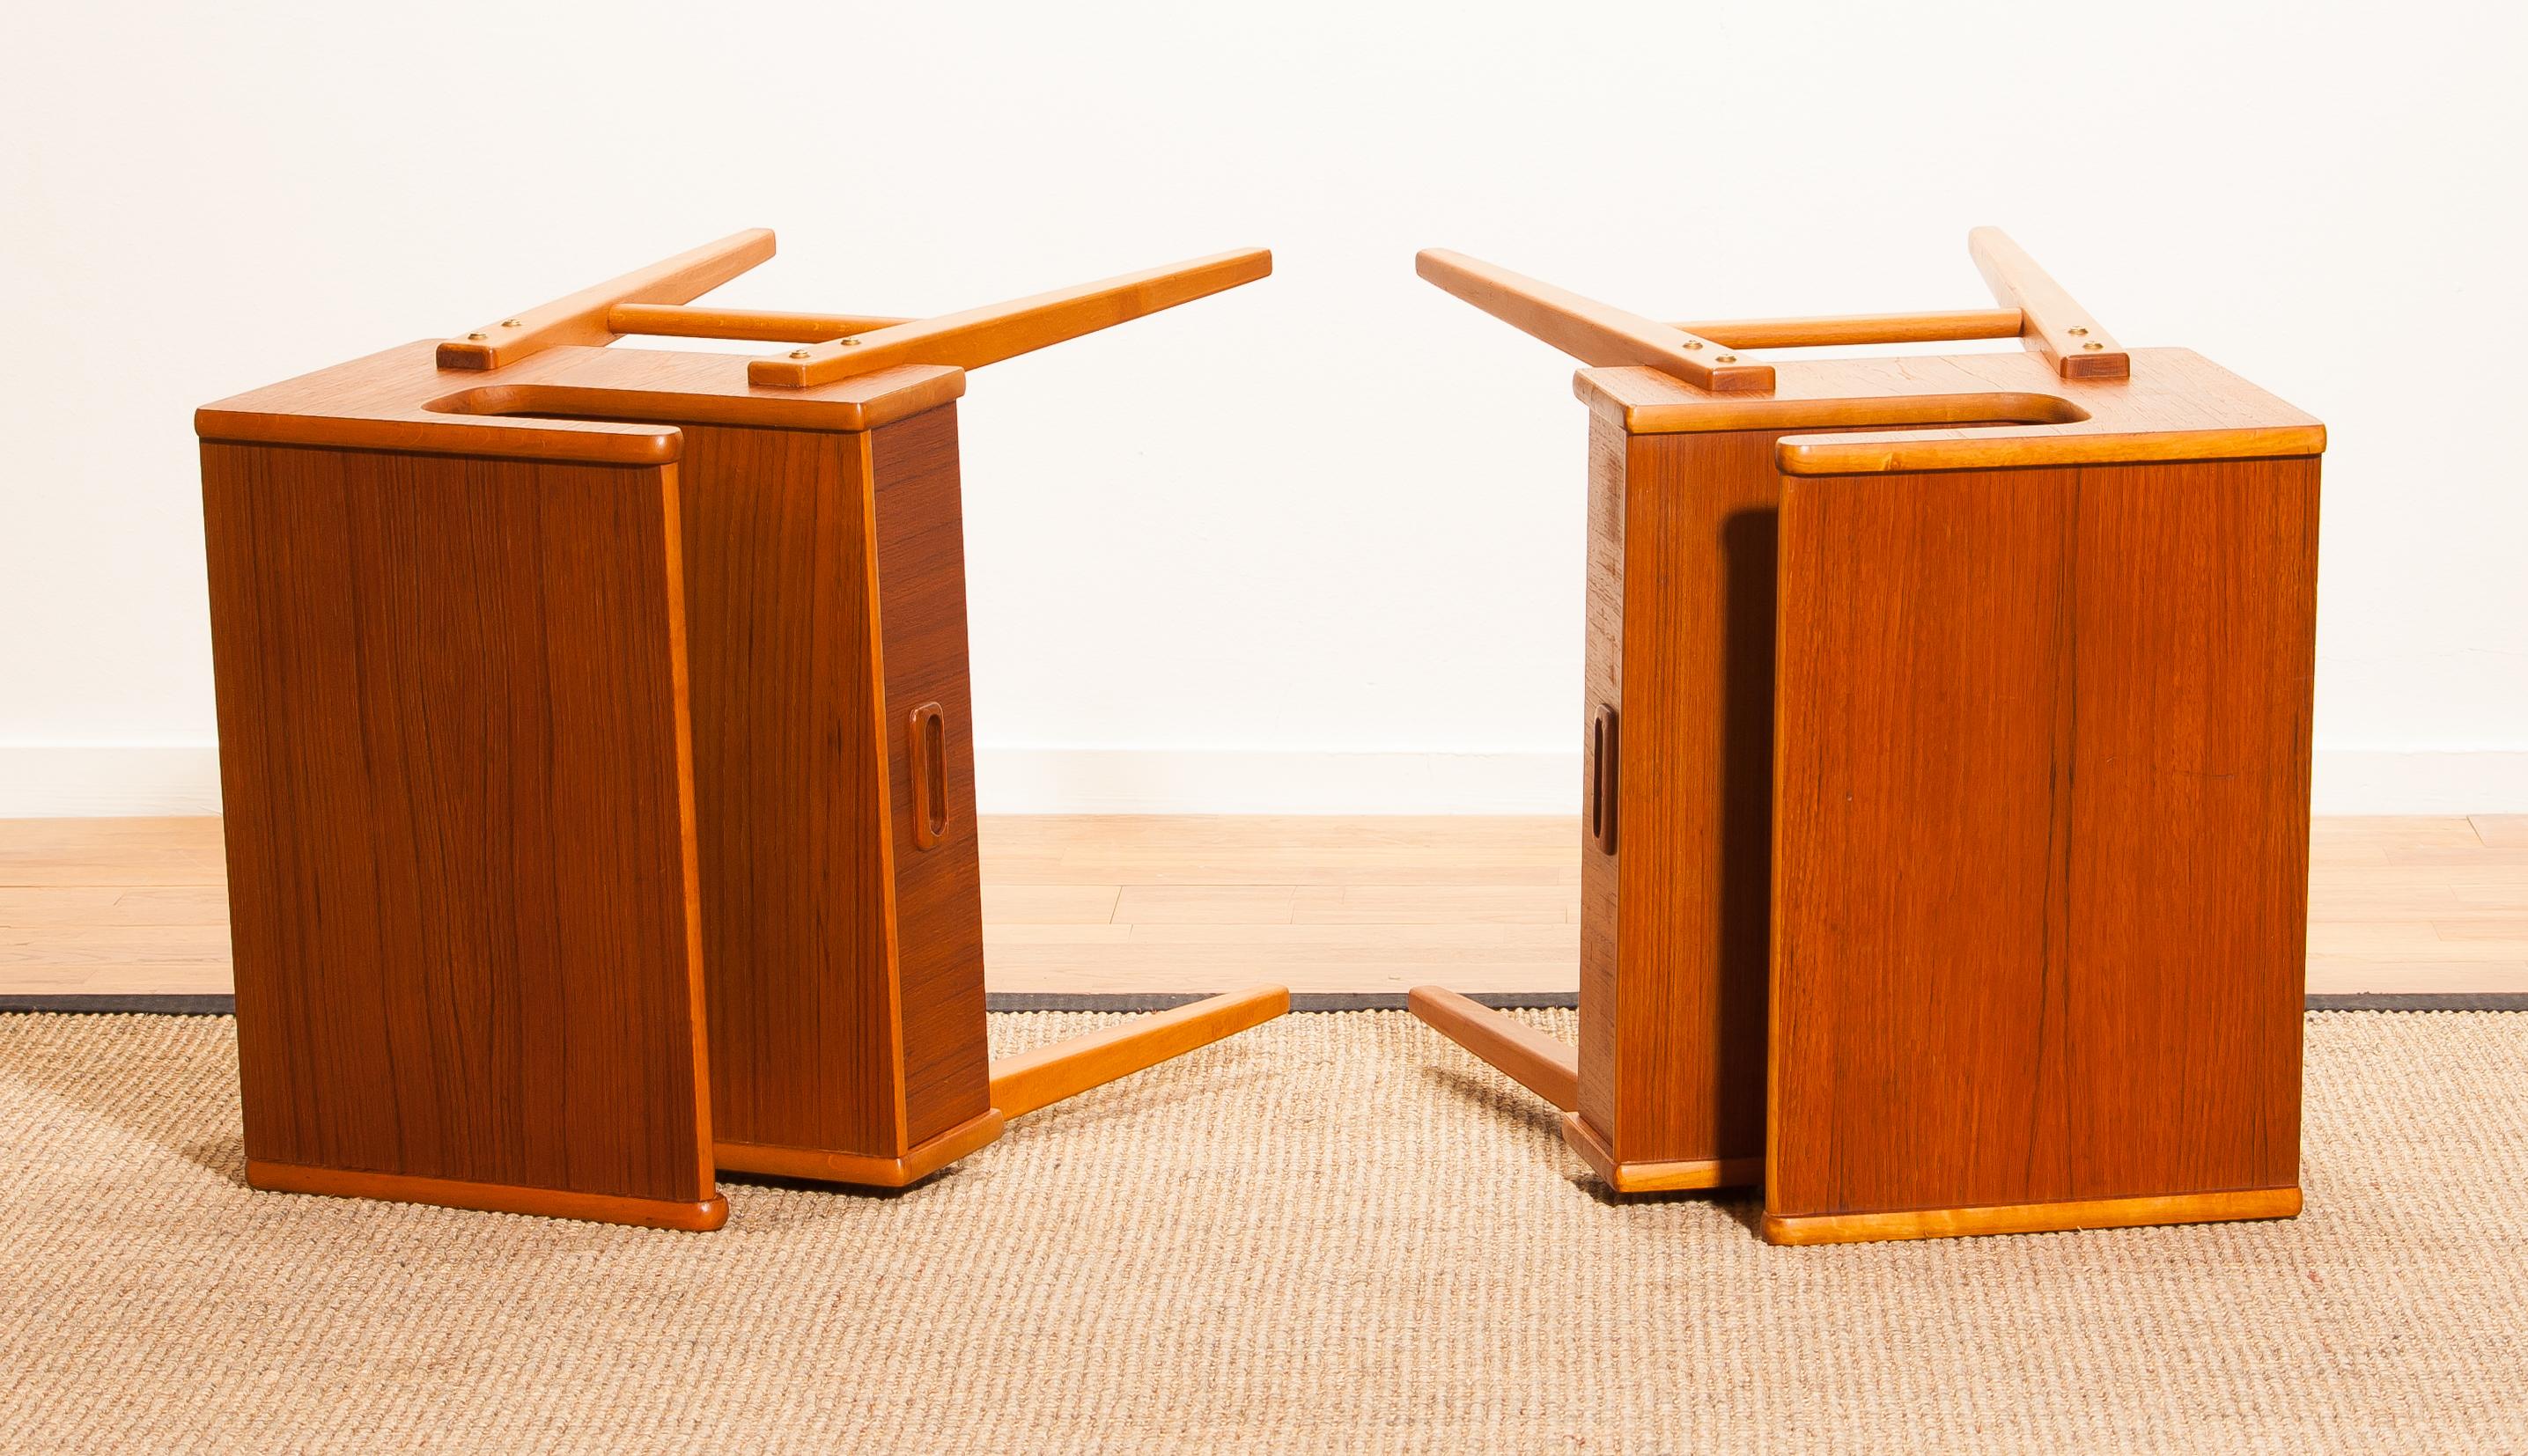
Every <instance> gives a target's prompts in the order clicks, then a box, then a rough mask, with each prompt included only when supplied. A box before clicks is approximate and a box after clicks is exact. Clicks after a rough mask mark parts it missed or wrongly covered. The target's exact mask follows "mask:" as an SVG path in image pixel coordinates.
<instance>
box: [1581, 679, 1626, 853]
mask: <svg viewBox="0 0 2528 1456" xmlns="http://www.w3.org/2000/svg"><path fill="white" fill-rule="evenodd" d="M1621 761H1622V754H1621V753H1620V752H1619V751H1618V750H1617V748H1616V745H1615V710H1614V709H1613V708H1611V707H1607V706H1606V705H1605V704H1603V703H1602V704H1600V705H1599V708H1598V715H1597V716H1596V717H1595V718H1593V719H1591V720H1590V723H1589V841H1590V843H1592V844H1594V845H1596V846H1597V847H1598V851H1599V853H1600V854H1605V855H1611V854H1613V853H1615V805H1616V793H1615V768H1616V765H1617V764H1618V763H1619V762H1621Z"/></svg>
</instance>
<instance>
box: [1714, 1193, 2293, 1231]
mask: <svg viewBox="0 0 2528 1456" xmlns="http://www.w3.org/2000/svg"><path fill="white" fill-rule="evenodd" d="M2299 1211H2300V1190H2299V1189H2298V1188H2297V1187H2295V1186H2294V1187H2289V1188H2245V1189H2236V1190H2232V1191H2228V1192H2222V1193H2177V1194H2166V1195H2159V1196H2152V1197H2141V1198H2100V1199H2089V1200H2086V1201H2081V1202H2071V1203H2012V1204H1993V1205H1987V1206H1984V1207H1980V1208H1957V1209H1914V1210H1909V1211H1906V1212H1903V1213H1884V1214H1806V1215H1782V1214H1775V1213H1773V1212H1772V1211H1771V1210H1769V1209H1768V1210H1766V1211H1765V1213H1764V1242H1766V1243H1769V1244H1788V1245H1806V1244H1854V1243H1876V1242H1881V1241H1885V1240H1891V1239H1909V1238H1965V1237H1973V1236H1976V1235H1981V1234H1990V1233H2063V1232H2069V1231H2071V1230H2074V1229H2080V1228H2132V1227H2137V1226H2142V1225H2146V1224H2152V1223H2224V1222H2238V1221H2241V1220H2250V1219H2292V1218H2297V1217H2298V1216H2299Z"/></svg>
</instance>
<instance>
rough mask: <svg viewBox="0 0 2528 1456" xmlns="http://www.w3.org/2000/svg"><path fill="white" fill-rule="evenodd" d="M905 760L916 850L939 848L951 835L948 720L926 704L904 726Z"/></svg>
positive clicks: (934, 707)
mask: <svg viewBox="0 0 2528 1456" xmlns="http://www.w3.org/2000/svg"><path fill="white" fill-rule="evenodd" d="M904 750H905V757H906V760H907V763H908V766H909V767H910V768H911V769H912V775H913V847H914V848H915V849H917V850H928V849H935V848H937V847H938V844H939V841H940V840H941V839H942V838H944V837H946V835H947V833H948V719H947V717H946V715H945V714H943V713H942V712H941V711H940V708H939V704H938V703H935V702H925V703H923V704H922V705H921V706H920V707H917V708H915V709H914V710H913V716H912V717H911V718H910V719H908V720H907V721H906V723H905V746H904Z"/></svg>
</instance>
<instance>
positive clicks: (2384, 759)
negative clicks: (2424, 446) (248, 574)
mask: <svg viewBox="0 0 2528 1456" xmlns="http://www.w3.org/2000/svg"><path fill="white" fill-rule="evenodd" d="M975 756H976V758H977V760H978V761H977V762H976V764H975V777H976V778H977V779H978V780H979V781H980V791H981V794H980V797H981V800H982V809H983V811H984V812H985V813H1002V814H1045V813H1072V814H1112V813H1139V814H1191V813H1207V814H1267V813H1278V814H1452V813H1480V814H1568V813H1576V812H1578V810H1579V804H1580V757H1579V755H1578V754H1534V753H1502V754H1416V753H1390V754H1361V753H1306V752H1290V751H1283V750H1272V749H1253V750H1248V749H1010V748H986V749H982V750H979V751H978V752H977V754H976V755H975ZM2316 776H2317V785H2316V792H2315V795H2314V799H2315V808H2316V811H2317V812H2319V813H2321V814H2486V813H2528V751H2516V750H2513V751H2494V752H2484V753H2408V752H2401V751H2391V750H2369V749H2320V750H2319V751H2318V753H2317V775H2316ZM219 806H220V773H219V752H218V750H216V749H214V748H211V747H209V746H207V745H176V746H153V747H93V746H84V745H79V746H63V745H0V818H51V817H69V816H75V815H91V814H92V815H114V814H209V813H217V812H219Z"/></svg>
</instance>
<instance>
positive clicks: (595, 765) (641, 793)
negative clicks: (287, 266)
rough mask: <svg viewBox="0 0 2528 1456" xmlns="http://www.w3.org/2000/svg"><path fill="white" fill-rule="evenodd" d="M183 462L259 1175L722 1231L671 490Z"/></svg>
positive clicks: (424, 465)
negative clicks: (203, 559) (195, 483)
mask: <svg viewBox="0 0 2528 1456" xmlns="http://www.w3.org/2000/svg"><path fill="white" fill-rule="evenodd" d="M202 472H203V492H202V494H203V521H204V532H205V537H206V542H207V546H208V551H209V561H210V584H211V622H212V650H213V657H214V660H215V663H216V666H217V680H218V701H219V716H220V748H221V779H222V792H223V796H224V798H225V801H226V804H227V809H228V812H227V819H226V836H227V846H228V885H229V899H230V914H231V933H232V935H233V937H234V940H235V946H236V975H237V1043H238V1071H239V1075H240V1078H241V1079H242V1082H243V1087H244V1107H245V1142H246V1153H247V1157H248V1158H249V1160H250V1161H251V1168H252V1170H253V1171H254V1175H255V1177H256V1180H257V1181H258V1182H259V1183H261V1184H262V1185H264V1186H271V1187H297V1188H307V1189H309V1190H310V1191H345V1190H344V1188H343V1187H339V1186H327V1187H321V1188H319V1187H316V1186H314V1185H315V1184H316V1183H319V1182H322V1181H324V1179H323V1178H322V1177H321V1176H320V1172H319V1171H318V1170H323V1171H330V1172H339V1173H342V1174H354V1173H356V1174H362V1175H368V1176H369V1178H370V1180H371V1181H370V1184H369V1185H370V1186H376V1185H378V1180H402V1181H401V1183H400V1184H399V1186H400V1187H402V1188H403V1189H404V1191H403V1192H402V1193H401V1194H400V1195H398V1196H406V1197H412V1198H417V1199H420V1200H422V1201H430V1202H455V1203H458V1204H459V1205H460V1206H465V1207H488V1206H503V1207H509V1208H512V1209H515V1210H518V1211H532V1212H548V1213H556V1214H565V1215H572V1216H575V1215H574V1214H573V1211H577V1212H582V1213H584V1212H585V1211H586V1209H587V1208H589V1207H595V1206H603V1207H610V1208H613V1209H615V1210H616V1211H617V1212H624V1211H626V1210H629V1211H630V1213H629V1214H627V1217H629V1218H630V1221H631V1222H664V1223H667V1224H668V1225H670V1226H703V1225H706V1224H708V1223H709V1222H714V1221H715V1219H716V1217H718V1214H717V1212H716V1211H717V1210H718V1203H717V1193H716V1191H715V1190H714V1188H713V1187H712V1171H711V1168H712V1165H711V1150H710V1149H711V1116H710V1109H709V1107H708V1105H707V1089H706V1086H705V1083H704V1081H703V1070H702V1069H703V1066H704V1049H703V1047H702V1045H701V1043H702V1038H703V1026H702V1017H701V1005H700V1002H701V994H702V988H701V983H700V980H699V974H700V964H699V960H698V955H697V952H698V946H697V943H696V936H697V933H698V930H699V925H698V921H697V918H696V914H695V898H696V886H695V882H694V858H693V839H692V801H691V798H690V788H689V783H690V765H689V759H688V749H687V745H686V743H685V741H684V728H683V725H684V721H685V719H684V713H683V703H682V695H683V690H684V683H683V675H684V663H683V634H682V631H681V630H680V624H679V622H678V615H679V611H680V597H681V592H682V583H681V580H680V578H679V575H678V572H677V562H676V541H675V527H674V520H673V514H674V511H675V498H676V491H675V486H676V482H675V474H674V470H673V468H672V467H667V466H644V467H635V468H619V467H604V466H590V465H577V464H540V463H533V462H523V461H503V460H480V461H469V460H460V459H454V458H450V457H447V456H442V455H405V454H393V453H380V452H368V451H342V450H324V449H308V448H272V447H265V446H254V445H235V444H222V443H207V444H205V445H204V447H203V450H202ZM338 1181H339V1180H338ZM456 1184H464V1185H472V1186H473V1187H475V1188H477V1189H479V1188H481V1187H483V1186H487V1185H488V1186H492V1187H496V1188H500V1189H505V1190H508V1191H507V1192H505V1193H501V1194H499V1195H497V1196H498V1197H499V1198H500V1199H503V1200H506V1201H505V1202H504V1203H501V1204H499V1205H495V1204H492V1203H488V1202H486V1199H487V1198H490V1197H493V1196H495V1195H488V1194H483V1193H481V1192H479V1191H477V1192H472V1193H468V1192H466V1191H465V1190H464V1189H459V1188H453V1187H443V1186H440V1185H456ZM460 1194H461V1195H463V1196H459V1195H460ZM589 1199H598V1200H601V1201H602V1202H601V1204H599V1205H591V1204H589V1203H588V1202H587V1200H589ZM606 1200H610V1201H611V1202H610V1203H606V1202H603V1201H606ZM643 1210H646V1212H642V1211H643ZM631 1215H637V1217H632V1216H631Z"/></svg>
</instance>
